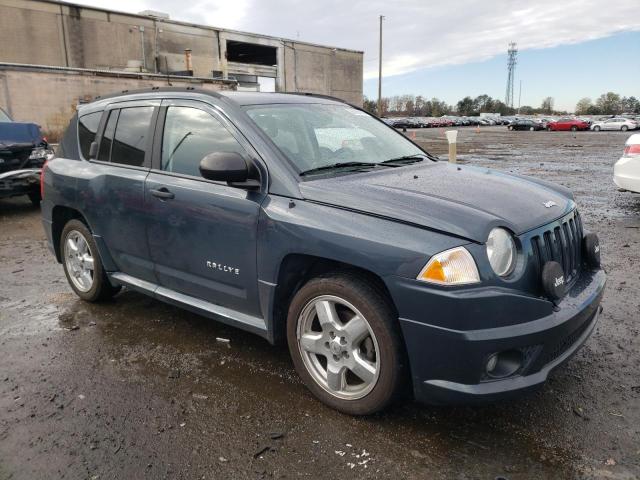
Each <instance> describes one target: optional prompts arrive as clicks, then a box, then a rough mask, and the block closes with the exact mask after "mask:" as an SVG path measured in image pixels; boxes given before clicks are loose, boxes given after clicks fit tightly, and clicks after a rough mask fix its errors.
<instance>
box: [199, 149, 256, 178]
mask: <svg viewBox="0 0 640 480" xmlns="http://www.w3.org/2000/svg"><path fill="white" fill-rule="evenodd" d="M200 174H201V175H202V176H203V177H204V178H206V179H207V180H214V181H219V182H227V183H235V182H246V181H247V180H248V179H249V167H248V166H247V162H246V161H245V159H244V158H243V157H242V155H240V154H239V153H236V152H214V153H210V154H208V155H207V156H206V157H204V158H203V159H202V160H201V161H200Z"/></svg>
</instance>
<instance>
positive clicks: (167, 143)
mask: <svg viewBox="0 0 640 480" xmlns="http://www.w3.org/2000/svg"><path fill="white" fill-rule="evenodd" d="M214 152H236V153H240V154H241V155H244V154H245V150H244V148H243V147H242V145H240V143H238V141H237V140H236V139H235V137H234V136H233V135H232V134H231V132H229V130H227V128H226V127H225V126H224V125H223V124H222V123H221V122H220V121H219V120H217V119H216V118H214V117H213V116H211V115H210V114H208V113H207V112H205V111H204V110H200V109H198V108H193V107H169V108H168V109H167V116H166V119H165V122H164V133H163V138H162V170H164V171H167V172H174V173H181V174H183V175H192V176H194V177H200V176H201V175H200V170H199V166H200V161H201V160H202V159H203V158H204V157H205V156H206V155H207V154H209V153H214Z"/></svg>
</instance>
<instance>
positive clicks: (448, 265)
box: [417, 247, 480, 285]
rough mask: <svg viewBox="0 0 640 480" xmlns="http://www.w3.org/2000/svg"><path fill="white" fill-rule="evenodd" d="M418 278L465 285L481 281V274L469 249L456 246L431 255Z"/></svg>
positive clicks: (442, 283) (425, 280)
mask: <svg viewBox="0 0 640 480" xmlns="http://www.w3.org/2000/svg"><path fill="white" fill-rule="evenodd" d="M417 279H418V280H422V281H424V282H430V283H437V284H440V285H463V284H466V283H477V282H479V281H480V275H479V274H478V267H476V262H475V261H474V260H473V257H472V256H471V254H470V253H469V251H468V250H467V249H466V248H464V247H456V248H452V249H451V250H446V251H444V252H442V253H438V254H437V255H434V256H433V257H431V260H429V262H428V263H427V264H426V265H425V267H424V268H423V269H422V271H421V272H420V274H419V275H418V277H417Z"/></svg>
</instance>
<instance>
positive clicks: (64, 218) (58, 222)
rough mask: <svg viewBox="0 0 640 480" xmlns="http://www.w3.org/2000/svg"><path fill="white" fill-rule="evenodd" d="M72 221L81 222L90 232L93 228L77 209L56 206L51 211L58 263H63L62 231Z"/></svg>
mask: <svg viewBox="0 0 640 480" xmlns="http://www.w3.org/2000/svg"><path fill="white" fill-rule="evenodd" d="M70 220H79V221H81V222H82V223H84V224H85V225H86V226H87V228H88V229H89V231H91V227H89V224H88V223H87V220H86V219H85V218H84V215H82V213H80V211H78V210H76V209H75V208H71V207H67V206H63V205H56V206H54V207H53V209H52V211H51V222H52V223H51V234H52V241H53V250H54V252H55V255H56V260H58V263H62V251H61V248H60V236H61V235H62V230H63V229H64V226H65V225H66V224H67V223H68V222H69V221H70Z"/></svg>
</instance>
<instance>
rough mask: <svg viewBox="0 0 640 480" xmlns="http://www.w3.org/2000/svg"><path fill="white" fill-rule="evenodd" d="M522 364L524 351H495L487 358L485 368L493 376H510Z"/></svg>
mask: <svg viewBox="0 0 640 480" xmlns="http://www.w3.org/2000/svg"><path fill="white" fill-rule="evenodd" d="M521 366H522V352H520V351H519V350H505V351H504V352H499V353H494V354H493V355H491V356H490V357H489V359H488V360H487V364H486V365H485V370H486V372H487V375H488V376H489V377H491V378H506V377H510V376H511V375H513V374H514V373H516V372H517V371H518V370H520V367H521Z"/></svg>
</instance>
